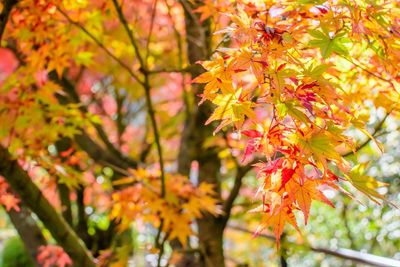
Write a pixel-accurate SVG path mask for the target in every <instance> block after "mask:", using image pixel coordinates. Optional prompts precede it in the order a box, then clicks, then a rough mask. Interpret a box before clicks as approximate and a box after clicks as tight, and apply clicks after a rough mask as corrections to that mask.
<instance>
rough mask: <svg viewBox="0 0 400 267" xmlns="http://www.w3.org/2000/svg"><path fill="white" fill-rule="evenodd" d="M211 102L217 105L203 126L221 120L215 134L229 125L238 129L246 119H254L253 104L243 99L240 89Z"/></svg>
mask: <svg viewBox="0 0 400 267" xmlns="http://www.w3.org/2000/svg"><path fill="white" fill-rule="evenodd" d="M212 102H213V103H214V104H215V105H217V108H216V109H215V110H214V112H213V114H212V115H211V116H210V118H208V120H207V121H206V123H205V124H206V125H207V124H209V123H211V122H212V121H215V120H222V122H221V124H220V125H219V126H218V127H217V129H216V130H215V132H218V131H219V130H220V129H221V128H222V127H224V126H226V125H229V124H231V123H234V124H235V126H237V127H239V126H240V125H241V124H242V123H243V122H244V120H245V118H246V117H248V118H255V116H256V115H255V113H254V110H253V109H252V107H254V105H255V104H254V103H253V102H251V101H248V100H244V99H243V96H242V90H241V89H238V90H236V92H235V93H232V94H224V95H218V96H217V97H216V98H215V99H214V100H213V101H212Z"/></svg>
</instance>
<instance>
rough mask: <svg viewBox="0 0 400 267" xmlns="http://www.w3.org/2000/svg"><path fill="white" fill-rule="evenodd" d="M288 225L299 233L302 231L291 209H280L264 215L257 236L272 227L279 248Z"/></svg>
mask: <svg viewBox="0 0 400 267" xmlns="http://www.w3.org/2000/svg"><path fill="white" fill-rule="evenodd" d="M286 223H289V224H291V225H292V226H293V227H294V228H295V229H296V230H297V231H298V232H300V229H299V227H298V226H297V222H296V217H295V216H294V214H293V211H292V209H291V208H289V207H280V208H278V209H277V210H276V211H275V212H273V213H264V214H263V216H262V219H261V224H260V225H259V226H258V228H257V230H256V232H255V235H258V234H260V233H261V232H262V231H264V230H265V229H266V228H267V227H272V229H273V232H274V235H275V238H276V242H277V246H278V247H279V246H280V239H281V235H282V233H283V228H284V226H285V224H286Z"/></svg>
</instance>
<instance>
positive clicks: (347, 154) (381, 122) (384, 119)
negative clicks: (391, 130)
mask: <svg viewBox="0 0 400 267" xmlns="http://www.w3.org/2000/svg"><path fill="white" fill-rule="evenodd" d="M389 115H390V112H388V113H386V114H385V116H384V117H383V119H382V120H381V121H380V122H379V123H378V124H376V125H375V127H374V129H373V131H372V133H371V134H370V135H371V136H372V137H375V135H377V134H378V132H379V131H380V130H381V129H382V127H383V125H384V124H385V121H386V119H387V118H388V117H389ZM371 140H372V138H370V137H368V138H367V139H366V140H365V141H364V142H362V143H360V144H358V145H357V147H356V148H355V149H354V150H349V151H346V152H344V153H342V154H341V156H342V157H348V156H350V155H351V154H354V153H356V152H358V151H360V150H361V149H363V148H364V147H365V146H367V145H368V144H369V142H371Z"/></svg>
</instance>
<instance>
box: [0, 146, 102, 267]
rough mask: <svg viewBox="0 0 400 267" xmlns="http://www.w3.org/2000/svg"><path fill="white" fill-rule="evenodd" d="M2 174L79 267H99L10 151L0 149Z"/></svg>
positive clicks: (0, 172) (0, 147)
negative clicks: (96, 266)
mask: <svg viewBox="0 0 400 267" xmlns="http://www.w3.org/2000/svg"><path fill="white" fill-rule="evenodd" d="M0 174H1V175H2V176H4V178H5V179H6V180H7V182H8V184H9V185H10V186H11V187H12V188H13V190H14V191H15V192H16V193H17V194H18V195H19V196H20V197H21V199H22V201H23V202H24V203H25V204H26V205H27V206H28V207H29V208H30V209H31V210H32V211H33V212H34V213H35V214H36V215H37V216H38V217H39V219H40V220H41V221H42V222H43V224H44V225H45V226H46V228H47V229H48V230H49V231H50V233H51V234H52V236H53V237H54V239H55V240H56V241H57V243H58V244H59V245H60V246H61V247H62V248H63V249H64V250H65V252H66V253H68V255H69V256H70V257H71V259H72V260H73V261H74V264H75V266H85V267H91V266H93V267H94V266H95V264H94V261H93V257H92V255H91V254H90V253H89V252H88V250H87V249H86V247H85V245H84V244H83V242H82V240H80V239H79V238H78V236H77V235H76V233H75V232H74V231H73V230H72V229H71V227H70V226H69V225H68V223H67V222H66V221H65V220H64V218H63V217H62V216H61V215H60V214H58V213H57V211H56V210H55V209H54V207H53V206H52V205H51V204H50V203H49V201H48V200H47V199H46V198H45V197H44V196H43V194H42V192H41V191H40V189H39V188H38V187H37V186H36V185H35V184H34V183H33V182H32V180H31V178H30V177H29V176H28V174H27V172H26V171H25V170H23V169H22V168H21V166H19V164H18V162H17V161H16V160H14V159H12V158H11V155H10V153H9V152H8V150H7V149H6V148H4V147H2V146H0Z"/></svg>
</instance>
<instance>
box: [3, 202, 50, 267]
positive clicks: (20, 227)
mask: <svg viewBox="0 0 400 267" xmlns="http://www.w3.org/2000/svg"><path fill="white" fill-rule="evenodd" d="M19 207H20V209H21V210H20V211H15V210H14V209H11V210H9V211H7V213H8V216H9V217H10V220H11V222H12V224H13V225H14V228H15V229H16V230H17V232H18V234H19V236H20V238H21V240H22V242H23V243H24V245H25V248H26V250H27V251H28V253H29V256H30V257H31V258H32V260H33V262H34V263H35V265H36V266H40V265H39V263H38V262H37V254H38V251H39V247H40V246H45V245H47V242H46V239H45V238H44V236H43V234H42V230H41V229H40V228H39V226H38V225H37V224H36V221H35V220H34V219H33V218H32V216H31V212H30V210H29V209H28V208H27V207H26V206H25V205H24V204H23V203H20V204H19Z"/></svg>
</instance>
